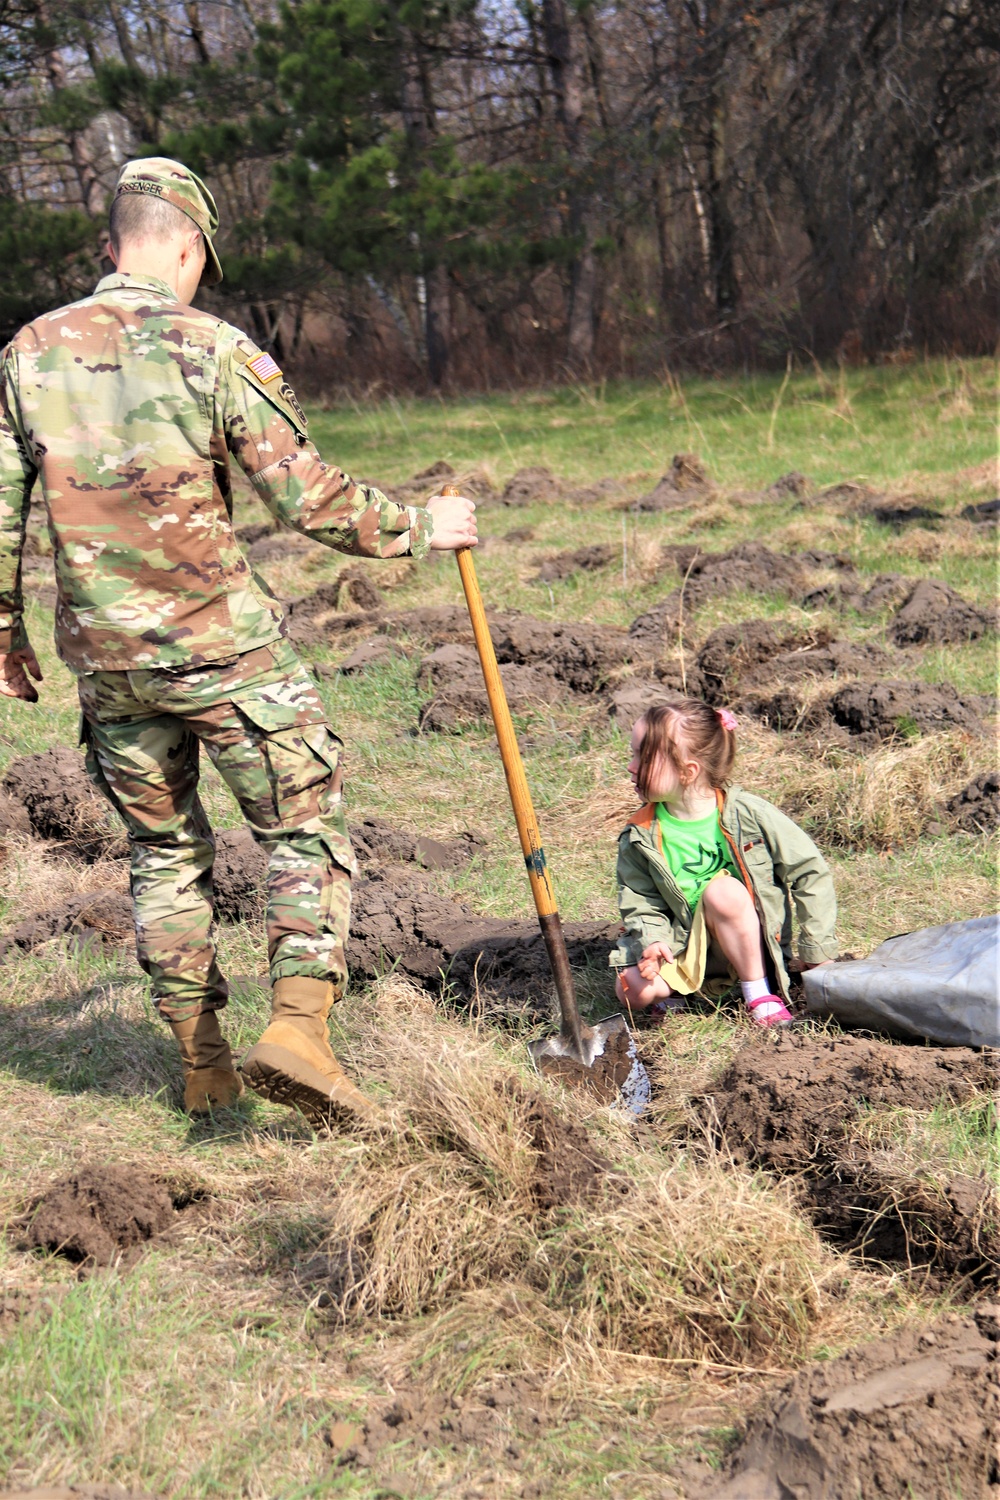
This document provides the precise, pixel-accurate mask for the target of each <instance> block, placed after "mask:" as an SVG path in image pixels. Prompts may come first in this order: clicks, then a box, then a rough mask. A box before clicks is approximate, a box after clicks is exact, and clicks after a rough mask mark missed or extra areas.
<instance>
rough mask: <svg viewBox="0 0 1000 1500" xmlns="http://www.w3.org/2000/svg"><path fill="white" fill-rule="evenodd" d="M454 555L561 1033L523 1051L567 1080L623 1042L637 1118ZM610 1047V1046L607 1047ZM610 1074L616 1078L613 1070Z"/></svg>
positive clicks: (628, 1041) (636, 1076) (471, 568)
mask: <svg viewBox="0 0 1000 1500" xmlns="http://www.w3.org/2000/svg"><path fill="white" fill-rule="evenodd" d="M441 493H442V494H444V495H457V494H459V493H460V491H459V490H458V489H456V488H455V486H454V485H446V486H445V487H444V489H443V490H442V492H441ZM455 556H456V557H457V559H458V569H459V572H460V573H461V575H462V587H463V588H464V590H465V599H466V603H467V604H468V606H469V615H470V617H471V619H472V629H473V633H474V635H475V638H476V649H477V651H478V652H479V661H480V664H481V665H482V669H483V678H484V680H485V683H486V693H487V697H488V698H489V701H490V711H491V713H492V715H493V725H494V728H495V729H496V736H497V742H498V744H499V746H500V758H501V760H502V761H503V768H504V774H505V775H506V777H507V790H508V791H509V792H510V800H511V805H512V806H513V809H514V818H515V821H516V823H517V832H518V836H519V838H520V840H521V849H522V850H523V852H524V862H525V864H526V865H527V867H528V879H529V880H530V882H531V893H532V895H533V896H534V898H535V909H536V910H537V912H538V925H539V927H540V928H541V929H542V937H543V938H544V939H545V947H546V950H547V952H548V955H549V963H550V964H551V965H552V975H553V978H554V979H555V985H556V994H557V995H558V997H559V1014H560V1017H561V1025H560V1028H559V1031H558V1032H557V1033H556V1034H555V1035H554V1036H548V1037H542V1038H541V1039H540V1040H539V1041H537V1042H530V1043H529V1046H528V1050H529V1051H530V1053H531V1056H532V1059H533V1061H534V1063H535V1066H536V1067H537V1068H538V1070H539V1072H542V1073H544V1072H553V1073H558V1074H560V1075H561V1076H563V1077H565V1078H570V1077H571V1076H572V1070H571V1069H567V1068H566V1067H565V1062H566V1061H567V1060H569V1061H570V1062H576V1063H579V1064H581V1065H582V1067H584V1068H587V1069H593V1067H594V1063H595V1062H596V1060H597V1059H598V1058H601V1057H603V1056H605V1053H606V1052H608V1053H610V1052H611V1051H612V1050H613V1051H614V1052H615V1053H616V1054H617V1053H618V1049H619V1047H622V1042H624V1043H625V1045H624V1048H623V1050H624V1054H625V1058H627V1059H628V1060H629V1061H630V1068H629V1072H628V1076H627V1077H626V1078H625V1079H624V1080H623V1081H622V1082H621V1084H620V1085H619V1087H618V1092H619V1093H620V1095H621V1098H622V1099H623V1101H624V1103H625V1104H627V1106H628V1107H629V1108H630V1109H631V1110H633V1111H634V1112H635V1113H636V1114H639V1113H640V1112H641V1110H642V1109H643V1108H644V1107H645V1105H646V1104H647V1103H648V1101H649V1095H650V1082H649V1074H648V1073H647V1072H646V1069H645V1067H644V1066H643V1064H642V1063H641V1062H640V1061H639V1058H638V1056H637V1053H636V1046H635V1041H634V1040H633V1038H632V1037H631V1035H630V1034H629V1031H628V1023H627V1021H626V1020H625V1017H624V1016H623V1015H620V1014H619V1015H614V1016H608V1017H607V1018H606V1019H604V1020H602V1021H598V1022H597V1023H596V1024H595V1025H593V1026H584V1025H583V1023H582V1022H581V1020H580V1011H579V1008H578V1006H577V1003H576V990H575V988H574V985H573V974H572V971H571V969H570V966H569V955H568V954H567V952H566V939H565V937H564V936H563V930H562V922H561V920H560V917H559V909H558V907H557V905H556V897H555V891H554V890H553V888H552V880H551V877H550V875H549V869H548V865H547V863H546V859H545V850H544V849H543V847H542V839H541V834H540V832H539V828H538V821H537V819H536V817H535V809H534V807H533V805H532V801H531V793H530V792H529V790H528V782H527V778H526V777H525V774H524V765H523V763H522V761H521V752H520V749H519V748H518V743H517V736H516V735H515V733H514V725H513V723H512V721H511V717H510V709H509V708H508V706H507V695H506V693H505V692H504V687H503V682H502V681H501V678H500V669H499V667H498V666H497V658H496V652H495V651H494V649H493V641H492V638H491V636H490V629H489V625H488V624H487V622H486V610H485V608H484V607H483V598H482V595H481V593H480V592H479V580H478V579H477V577H476V567H475V563H474V562H473V560H472V551H471V548H469V547H462V548H460V549H459V550H458V551H457V552H456V553H455ZM621 1034H624V1035H623V1036H622V1041H619V1042H617V1043H616V1042H615V1040H614V1039H615V1038H617V1037H619V1036H620V1035H621ZM609 1044H611V1046H610V1047H609ZM609 1060H610V1058H609ZM615 1071H616V1072H617V1071H618V1069H616V1070H615ZM622 1071H623V1070H622ZM609 1082H610V1080H609Z"/></svg>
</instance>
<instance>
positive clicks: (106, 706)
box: [79, 641, 355, 1021]
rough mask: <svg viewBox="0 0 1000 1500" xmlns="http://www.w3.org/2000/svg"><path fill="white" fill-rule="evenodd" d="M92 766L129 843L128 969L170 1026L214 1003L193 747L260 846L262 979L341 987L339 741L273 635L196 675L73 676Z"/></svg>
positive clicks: (207, 830)
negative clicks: (137, 970) (132, 960)
mask: <svg viewBox="0 0 1000 1500" xmlns="http://www.w3.org/2000/svg"><path fill="white" fill-rule="evenodd" d="M79 692H80V705H81V708H82V710H83V719H82V725H81V739H82V740H83V742H84V743H85V744H86V750H87V770H88V772H89V774H90V776H91V778H92V779H93V781H94V782H95V783H96V785H97V787H98V788H99V789H100V791H101V792H102V793H103V794H104V795H105V796H106V797H107V798H108V799H109V800H110V802H111V803H112V804H113V806H114V807H115V808H116V809H117V811H118V812H119V813H120V815H121V817H122V818H123V820H124V822H125V826H126V828H127V829H128V834H129V841H130V844H131V849H132V875H131V882H132V900H133V903H134V906H135V923H136V947H137V953H138V958H139V963H140V964H141V966H142V968H143V969H144V970H145V972H146V973H147V974H148V975H149V976H150V979H151V980H152V991H153V1000H154V1004H155V1005H156V1007H157V1009H158V1010H159V1012H160V1014H161V1016H163V1018H164V1020H167V1021H182V1020H185V1019H187V1018H188V1017H189V1016H194V1015H197V1014H198V1013H199V1012H200V1011H203V1010H210V1009H219V1008H220V1007H221V1006H223V1005H225V1003H226V999H227V995H228V991H227V987H226V982H225V980H224V979H223V977H222V974H221V972H220V970H219V966H218V963H217V961H216V954H215V943H214V941H213V918H214V912H213V904H212V862H213V859H214V856H215V840H214V838H213V835H212V830H211V827H210V826H209V822H208V818H207V816H206V814H205V810H204V808H203V807H202V805H201V801H200V799H199V797H198V761H199V754H200V749H201V746H202V745H204V747H205V749H206V751H207V752H208V755H209V758H210V760H211V761H212V764H213V765H214V766H215V767H216V769H217V770H218V771H219V773H220V775H221V776H222V777H223V779H224V780H225V782H226V784H227V785H228V786H229V788H230V790H231V791H232V793H233V795H234V796H235V797H236V800H237V802H238V803H239V805H240V808H241V809H242V812H243V816H244V817H245V818H246V820H247V822H248V824H249V825H250V830H251V832H252V833H253V836H254V838H255V839H256V840H257V842H258V843H259V844H260V845H261V846H262V848H263V849H264V850H265V851H266V852H267V855H268V879H267V946H268V958H269V962H270V969H271V978H272V980H275V979H281V978H284V977H286V976H288V975H291V974H302V975H308V976H309V977H310V978H314V979H323V980H330V981H332V982H333V984H334V985H335V986H337V987H338V988H339V989H343V987H344V985H345V983H346V979H347V965H346V960H345V954H344V950H345V946H346V943H347V931H348V925H349V922H350V912H351V874H352V873H353V871H354V869H355V864H354V856H353V853H352V850H351V843H350V839H349V837H348V834H347V825H346V823H345V821H344V813H343V808H342V805H341V783H342V770H341V759H340V752H341V742H340V740H339V739H337V737H336V736H335V735H334V734H332V733H331V731H330V729H329V727H328V725H327V723H326V714H325V711H324V709H323V705H322V703H321V702H320V699H319V696H318V695H317V693H316V689H315V685H314V684H313V681H312V678H311V677H310V676H309V674H308V672H307V671H306V670H305V668H304V667H303V666H302V664H301V663H300V662H299V660H298V658H297V657H296V655H295V653H294V651H293V650H292V648H291V647H290V646H289V645H288V644H287V643H286V642H284V641H278V642H276V643H275V644H274V645H273V646H262V647H259V648H258V649H257V650H254V651H248V652H247V653H246V654H245V655H242V656H239V657H236V658H235V659H234V660H232V661H230V662H226V663H222V664H220V663H212V664H211V665H210V666H208V667H203V668H199V669H197V670H175V669H169V670H168V669H163V668H160V669H157V668H151V669H148V670H133V671H124V672H117V671H116V672H88V673H85V674H84V675H83V676H82V677H80V679H79Z"/></svg>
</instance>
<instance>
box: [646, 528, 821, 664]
mask: <svg viewBox="0 0 1000 1500" xmlns="http://www.w3.org/2000/svg"><path fill="white" fill-rule="evenodd" d="M673 561H674V562H675V564H676V567H677V571H678V573H679V574H680V575H681V577H682V578H683V579H684V582H683V584H682V586H681V587H680V588H679V589H674V590H673V592H672V593H670V594H668V595H667V597H666V598H665V599H663V600H661V601H660V603H659V604H654V605H653V607H652V609H650V610H647V611H646V613H645V614H642V615H639V616H638V617H637V618H636V619H635V620H633V621H632V624H631V625H630V626H629V632H628V633H629V636H630V637H631V639H632V640H633V641H634V642H636V643H637V644H640V645H642V646H645V647H647V648H650V649H652V650H653V651H654V653H655V651H656V650H657V648H659V647H662V646H663V645H664V644H665V643H666V638H667V637H669V636H674V635H676V633H677V631H678V629H679V628H680V626H681V624H682V622H683V620H684V619H686V618H687V617H689V616H690V615H691V614H693V613H694V612H695V611H696V610H698V609H700V608H701V606H702V605H703V604H707V603H708V601H709V600H710V599H716V598H721V597H722V596H724V595H726V594H730V593H732V592H734V590H736V589H741V590H745V591H747V592H749V593H754V594H789V595H792V596H793V597H796V598H798V597H800V596H801V595H802V594H803V593H804V592H805V591H806V590H807V588H808V586H809V582H810V574H811V572H812V571H813V570H814V569H815V568H817V567H829V566H835V565H836V559H835V557H834V554H832V553H816V552H810V553H789V554H787V555H785V554H782V553H779V552H772V551H771V549H770V548H769V547H765V546H764V545H763V544H762V543H760V542H741V543H740V544H739V545H738V546H736V547H733V548H732V549H731V550H730V551H729V552H701V553H699V552H697V551H696V552H695V554H694V556H693V557H692V556H691V553H690V549H689V548H677V549H676V550H675V554H674V558H673Z"/></svg>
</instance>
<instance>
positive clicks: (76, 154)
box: [35, 3, 105, 219]
mask: <svg viewBox="0 0 1000 1500" xmlns="http://www.w3.org/2000/svg"><path fill="white" fill-rule="evenodd" d="M35 14H36V15H37V16H38V19H39V21H40V23H41V25H42V27H43V29H44V32H45V36H46V43H48V41H49V40H50V39H51V38H52V37H53V36H54V32H53V31H52V29H51V23H50V20H49V16H48V11H47V8H46V6H45V5H44V4H42V3H39V4H37V5H36V7H35ZM44 56H45V73H46V76H47V78H48V80H49V86H50V88H51V89H52V92H53V93H54V94H59V93H62V91H63V90H64V89H65V88H68V87H69V80H68V78H67V75H66V64H65V62H64V61H63V55H62V53H61V52H60V51H59V49H58V48H57V47H55V46H49V45H47V44H46V47H45V53H44ZM66 143H67V145H68V146H69V155H70V161H71V162H72V163H73V171H74V173H75V175H76V180H77V184H78V186H79V189H80V201H81V203H82V205H83V210H84V212H85V213H86V214H87V215H89V217H90V218H92V219H103V217H104V210H105V204H104V188H103V187H102V186H101V180H100V178H99V177H98V175H97V169H96V167H95V166H94V154H93V152H92V151H91V149H90V143H89V142H88V140H87V137H86V133H85V132H84V131H82V130H68V131H67V132H66Z"/></svg>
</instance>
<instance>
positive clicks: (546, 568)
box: [532, 543, 621, 583]
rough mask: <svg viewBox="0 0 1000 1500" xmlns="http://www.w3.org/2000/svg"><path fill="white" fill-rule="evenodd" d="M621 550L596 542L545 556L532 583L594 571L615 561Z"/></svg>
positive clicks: (549, 581)
mask: <svg viewBox="0 0 1000 1500" xmlns="http://www.w3.org/2000/svg"><path fill="white" fill-rule="evenodd" d="M620 556H621V552H620V550H619V549H618V548H617V547H612V546H611V545H610V544H608V545H605V544H603V543H597V544H595V545H594V546H593V547H577V548H575V550H573V551H571V552H557V553H556V554H555V556H553V557H547V558H545V560H544V561H543V562H542V564H541V566H540V567H539V569H538V572H537V573H536V574H535V577H534V579H533V580H532V581H533V582H534V583H559V582H561V581H562V579H564V578H572V576H573V574H574V573H581V572H582V573H596V572H597V571H598V570H599V569H600V568H606V567H608V566H609V565H610V564H611V563H613V562H615V561H617V559H618V558H619V557H620Z"/></svg>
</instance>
